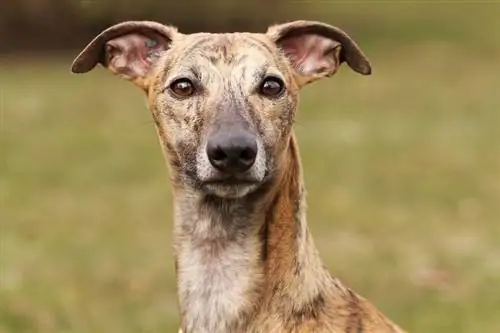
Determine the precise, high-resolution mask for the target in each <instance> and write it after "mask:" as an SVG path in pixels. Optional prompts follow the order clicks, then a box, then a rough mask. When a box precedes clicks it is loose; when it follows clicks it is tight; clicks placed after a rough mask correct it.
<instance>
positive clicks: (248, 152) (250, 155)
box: [240, 148, 257, 162]
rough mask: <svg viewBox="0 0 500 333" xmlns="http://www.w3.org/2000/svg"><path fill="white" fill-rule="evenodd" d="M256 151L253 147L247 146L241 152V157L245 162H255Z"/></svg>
mask: <svg viewBox="0 0 500 333" xmlns="http://www.w3.org/2000/svg"><path fill="white" fill-rule="evenodd" d="M256 155H257V154H256V152H255V150H254V149H252V148H245V149H243V151H242V152H241V154H240V159H241V160H243V161H244V162H253V160H254V159H255V156H256Z"/></svg>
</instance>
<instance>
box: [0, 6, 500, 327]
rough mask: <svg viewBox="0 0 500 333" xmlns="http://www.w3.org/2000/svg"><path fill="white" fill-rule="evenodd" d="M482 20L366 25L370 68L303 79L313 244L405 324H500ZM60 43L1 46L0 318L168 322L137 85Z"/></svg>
mask: <svg viewBox="0 0 500 333" xmlns="http://www.w3.org/2000/svg"><path fill="white" fill-rule="evenodd" d="M488 12H489V11H488ZM453 13H454V15H455V16H454V17H457V18H458V17H459V15H458V14H457V13H456V12H453ZM367 15H368V14H367ZM462 15H463V17H464V18H467V20H468V22H471V18H470V15H467V11H463V12H462ZM488 17H491V15H490V16H488ZM497 21H498V20H496V21H495V22H497ZM393 22H397V23H398V24H401V26H402V27H404V22H402V19H401V18H399V19H398V20H395V21H393ZM415 22H416V20H413V21H412V25H411V29H414V27H415V24H417V23H415ZM448 23H449V22H448ZM476 23H477V25H476V30H475V33H476V34H477V36H476V37H477V38H475V39H474V43H476V44H477V47H476V46H475V47H471V48H468V47H466V45H464V44H467V43H464V42H463V41H462V40H460V39H459V38H456V36H455V37H453V38H452V37H450V38H444V37H443V36H440V37H439V38H432V36H433V35H432V32H430V33H428V35H426V36H427V37H425V36H423V37H422V36H420V37H419V39H418V40H417V41H415V40H408V41H406V42H401V41H400V40H397V42H396V41H395V42H394V43H393V44H391V43H387V41H386V40H384V47H377V43H376V40H375V41H373V40H372V41H371V42H370V43H368V49H366V52H367V53H368V54H369V55H370V57H371V59H372V62H373V63H374V75H373V76H371V77H362V76H359V75H355V74H354V73H353V72H352V71H350V70H348V68H347V67H345V68H344V69H343V70H341V71H340V73H339V74H338V75H337V76H336V77H335V78H332V79H330V80H328V81H324V82H321V83H317V84H315V85H314V86H310V87H308V88H306V89H305V90H304V92H303V97H302V106H301V111H300V114H299V118H298V121H297V127H296V131H297V134H298V137H299V141H300V145H301V149H302V157H303V164H304V167H305V178H306V184H307V188H308V192H309V196H308V203H309V221H310V225H311V229H312V232H313V235H314V237H315V239H316V243H317V245H318V247H319V250H320V252H321V254H322V256H323V258H324V260H325V262H326V264H327V266H328V267H329V268H330V270H331V271H332V273H334V274H335V275H337V276H339V277H340V278H341V279H343V280H344V281H345V282H346V283H347V284H348V285H350V286H352V287H353V288H354V289H355V290H357V291H358V292H360V293H361V294H363V295H364V296H366V297H368V298H369V299H371V300H372V301H374V302H375V303H376V304H377V306H378V307H379V308H381V309H382V310H383V311H385V312H386V313H387V314H388V315H389V316H390V317H391V318H393V319H394V320H395V321H396V322H398V323H400V324H401V326H403V327H404V328H405V329H407V330H408V331H411V332H439V333H448V332H449V333H452V332H453V333H460V332H464V333H465V332H467V333H473V332H483V333H489V332H491V333H493V332H498V331H499V330H500V317H499V316H498V309H499V308H500V259H499V258H500V257H499V253H500V242H499V239H500V223H499V222H500V205H499V202H500V145H499V143H500V131H499V130H498V126H499V124H500V113H499V112H498V111H499V110H500V96H499V95H498V71H495V70H494V68H498V59H499V58H500V49H499V48H498V47H496V48H495V47H493V46H492V45H491V43H490V42H489V41H488V40H484V41H483V42H481V40H483V39H484V38H483V39H481V37H484V36H483V33H482V31H483V32H484V30H482V29H481V27H486V26H488V27H492V26H494V25H495V24H496V28H497V30H496V31H500V29H499V26H498V23H494V22H493V19H491V20H486V19H481V18H479V17H478V18H477V19H476ZM393 24H394V23H393ZM481 24H483V25H481ZM402 29H403V28H402ZM412 31H413V30H412ZM362 33H363V31H362V30H360V31H359V32H358V34H362ZM401 33H402V32H401ZM467 34H468V36H471V34H474V32H471V31H468V32H467ZM481 45H482V46H484V48H481ZM497 46H498V45H497ZM484 50H488V53H485V52H484ZM72 56H73V54H71V55H68V56H63V57H61V58H58V57H53V58H49V59H36V60H33V59H23V60H20V59H4V60H3V61H2V65H1V66H2V71H1V72H2V74H1V75H0V84H1V85H0V86H1V87H2V96H1V98H2V100H1V103H2V119H1V121H2V129H1V142H0V148H1V151H2V159H1V164H0V171H1V175H2V177H1V183H0V186H1V187H0V189H1V192H0V200H1V201H0V203H1V209H0V220H1V223H2V224H1V272H0V273H1V276H0V278H1V288H0V300H1V302H0V332H1V333H4V332H5V333H7V332H15V333H21V332H22V333H24V332H26V333H28V332H39V333H48V332H51V333H52V332H68V333H69V332H71V333H79V332H110V333H111V332H121V333H126V332H160V331H161V332H175V329H176V327H177V325H178V313H177V305H176V288H175V282H174V281H175V279H174V272H173V261H172V251H171V245H170V244H171V238H170V237H171V231H170V229H171V214H172V212H171V199H172V198H171V193H170V190H169V184H168V175H167V170H166V168H165V166H164V162H163V157H162V156H161V152H160V148H159V145H158V142H157V139H156V137H155V132H154V127H153V123H152V121H151V119H150V116H149V114H148V111H147V110H146V108H145V99H144V97H143V96H142V94H141V93H140V92H139V91H137V90H136V89H135V88H134V87H132V85H130V84H129V83H127V82H124V81H121V80H119V79H117V78H115V77H112V76H111V75H109V74H108V73H107V72H105V71H104V70H102V69H99V70H96V71H94V72H92V73H91V74H87V75H83V76H72V75H69V72H68V66H69V63H70V62H71V60H72Z"/></svg>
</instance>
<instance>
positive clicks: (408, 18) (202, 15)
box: [0, 0, 500, 52]
mask: <svg viewBox="0 0 500 333" xmlns="http://www.w3.org/2000/svg"><path fill="white" fill-rule="evenodd" d="M498 13H500V2H479V3H475V2H473V1H461V0H456V1H453V0H451V1H445V2H442V1H436V2H432V1H431V2H428V1H424V2H420V1H390V0H389V1H383V2H380V1H342V0H340V1H335V0H331V1H322V0H318V1H294V0H292V1H291V0H273V1H269V0H252V1H234V0H216V1H206V0H189V1H187V0H186V1H175V2H174V1H158V0H142V1H136V0H16V1H14V0H4V1H1V2H0V52H2V51H3V52H7V51H8V52H15V51H31V50H39V51H53V50H65V49H68V48H70V49H73V48H80V47H81V46H82V44H84V43H86V42H88V40H89V39H90V38H92V37H93V36H95V35H96V34H97V33H98V32H99V31H101V30H102V29H105V28H107V27H108V26H110V25H112V24H115V23H118V22H120V21H123V20H144V19H146V20H156V21H159V22H162V23H166V24H172V25H175V26H178V27H179V28H180V30H181V31H182V32H187V33H189V32H196V31H213V32H220V31H264V30H265V29H266V27H267V25H269V24H272V23H277V22H282V21H286V20H294V19H315V20H324V21H326V22H328V23H330V24H334V25H337V26H340V27H341V28H344V29H346V30H348V31H349V32H350V33H351V34H353V35H354V36H360V37H361V36H362V39H361V41H363V42H364V43H366V42H373V43H376V44H377V45H381V42H384V43H385V42H388V43H399V42H402V41H417V42H418V41H419V40H428V39H434V40H450V39H452V40H461V41H462V43H463V45H464V48H468V47H470V48H473V47H476V46H482V47H484V46H486V45H490V46H492V44H494V43H491V42H490V43H485V40H490V41H492V40H495V38H496V39H497V40H498V38H499V37H500V32H499V31H498V29H496V26H495V22H496V17H497V16H498ZM478 17H482V18H483V20H482V21H481V22H480V24H479V25H478V22H477V18H478ZM479 29H482V30H483V31H484V32H485V33H484V34H478V33H477V32H478V30H479Z"/></svg>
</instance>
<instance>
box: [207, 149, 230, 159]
mask: <svg viewBox="0 0 500 333" xmlns="http://www.w3.org/2000/svg"><path fill="white" fill-rule="evenodd" d="M226 158H227V154H226V153H225V152H224V150H223V149H221V148H219V147H218V148H217V149H214V150H213V151H212V152H211V154H210V159H212V160H213V161H217V162H222V161H224V160H225V159H226Z"/></svg>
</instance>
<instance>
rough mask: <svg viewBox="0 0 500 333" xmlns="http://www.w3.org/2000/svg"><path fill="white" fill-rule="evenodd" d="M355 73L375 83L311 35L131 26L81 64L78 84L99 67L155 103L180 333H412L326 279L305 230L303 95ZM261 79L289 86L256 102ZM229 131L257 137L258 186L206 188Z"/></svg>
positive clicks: (347, 47) (350, 55)
mask: <svg viewBox="0 0 500 333" xmlns="http://www.w3.org/2000/svg"><path fill="white" fill-rule="evenodd" d="M137 34H139V35H137ZM141 34H142V35H141ZM137 36H142V37H137ZM138 38H139V39H138ZM152 41H153V42H152ZM155 41H156V42H155ZM142 42H145V44H144V45H143V44H142ZM107 45H111V46H107ZM113 46H115V48H114V49H112V47H113ZM108 49H110V51H109V52H108V51H107V50H108ZM344 62H345V63H347V64H348V65H349V66H350V67H351V68H352V69H353V70H354V71H356V72H358V73H361V74H365V75H367V74H370V73H371V66H370V63H369V62H368V60H367V58H366V56H365V55H364V54H363V53H362V52H361V50H360V49H359V47H358V46H357V45H356V44H355V43H354V41H353V40H352V39H351V38H350V37H349V36H347V34H345V32H343V31H341V30H340V29H338V28H335V27H332V26H329V25H326V24H324V23H320V22H309V21H295V22H290V23H285V24H282V25H275V26H272V27H270V28H269V30H268V32H267V33H265V34H253V33H229V34H209V33H199V34H192V35H186V34H182V33H180V32H178V31H177V29H176V28H173V27H168V26H163V25H161V24H159V23H155V22H124V23H121V24H119V25H117V26H114V27H111V28H110V29H107V30H106V31H104V32H103V33H101V34H100V35H99V36H97V37H96V38H95V39H94V40H93V41H92V42H91V43H90V44H89V45H88V46H87V47H86V48H85V49H84V50H83V51H82V53H80V55H79V56H78V57H77V59H75V62H74V64H73V72H75V73H84V72H88V71H90V70H92V68H94V66H95V65H96V64H98V63H100V64H102V65H103V66H105V67H107V68H109V70H110V71H112V72H113V73H115V74H117V75H119V76H121V77H123V78H125V79H127V80H130V81H131V82H133V83H134V84H135V85H137V86H138V87H139V88H140V89H142V90H143V91H145V92H146V94H147V97H148V102H149V107H150V110H151V112H152V116H153V119H154V120H155V123H156V129H157V132H158V137H159V140H160V144H161V147H162V149H163V152H164V154H165V158H166V162H167V165H168V167H169V170H170V175H171V180H172V186H173V192H174V250H175V263H176V273H177V280H178V281H177V282H178V295H179V305H180V312H181V328H180V330H179V332H184V333H193V332H217V333H219V332H220V333H226V332H249V333H250V332H255V333H260V332H337V333H354V332H356V333H362V332H371V333H389V332H398V333H401V332H403V331H402V330H401V329H400V328H398V327H397V326H396V325H395V324H393V323H392V322H391V321H390V320H389V319H387V318H386V317H385V316H384V315H383V314H381V313H380V312H379V311H378V310H377V309H376V308H375V307H374V305H372V304H371V303H370V302H369V301H367V300H366V299H364V298H363V297H361V296H359V295H357V294H356V293H354V292H353V291H351V290H350V289H349V288H347V287H346V286H345V285H344V284H342V283H341V282H340V281H339V280H338V279H336V278H334V277H332V276H331V275H330V274H329V273H328V271H327V270H326V268H325V267H324V265H323V263H322V261H321V259H320V256H319V254H318V252H317V250H316V247H315V245H314V242H313V239H312V237H311V234H310V232H309V230H308V227H307V222H306V204H305V189H304V184H303V180H302V169H301V163H300V155H299V150H298V145H297V142H296V138H295V134H294V132H293V120H294V117H295V113H296V110H297V108H298V100H299V98H298V95H299V91H300V88H301V87H303V86H304V85H306V84H309V83H311V82H313V81H315V80H317V79H320V78H323V77H329V76H332V75H333V74H334V73H336V72H337V71H338V69H339V67H340V65H341V64H342V63H344ZM116 64H119V66H118V65H116ZM262 74H266V75H274V76H278V77H280V78H282V80H283V82H284V83H285V87H286V90H285V92H284V93H283V95H280V97H277V98H275V99H272V98H266V97H264V96H262V95H259V93H256V92H255V91H256V87H258V86H259V82H260V81H259V80H261V79H260V78H261V76H259V75H262ZM186 76H187V77H193V80H195V81H196V82H197V85H198V86H200V87H201V88H200V89H199V91H198V93H197V95H194V96H193V97H189V98H174V97H172V96H173V95H172V94H171V93H170V92H169V83H171V82H172V80H175V78H178V77H186ZM228 119H230V121H229V120H228ZM227 123H231V124H233V123H237V124H239V125H238V126H240V125H241V124H243V125H244V126H246V127H245V128H248V130H249V131H251V132H252V133H255V135H256V137H257V140H258V145H259V149H258V151H259V153H258V155H257V157H256V162H255V165H254V166H253V167H252V169H251V170H250V171H248V176H249V177H251V179H253V180H255V182H254V183H252V184H250V185H248V184H238V185H234V186H233V185H227V184H226V185H225V184H222V185H210V184H209V183H207V182H208V180H209V179H212V178H211V177H214V175H216V173H215V171H214V170H213V168H212V167H211V166H210V164H209V163H208V162H207V160H206V159H207V158H206V156H205V153H204V147H205V145H206V141H207V137H208V136H209V135H210V133H211V131H213V130H214V128H216V127H217V126H222V125H220V124H227ZM224 126H233V125H224ZM231 128H232V127H231ZM238 128H239V127H238Z"/></svg>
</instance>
